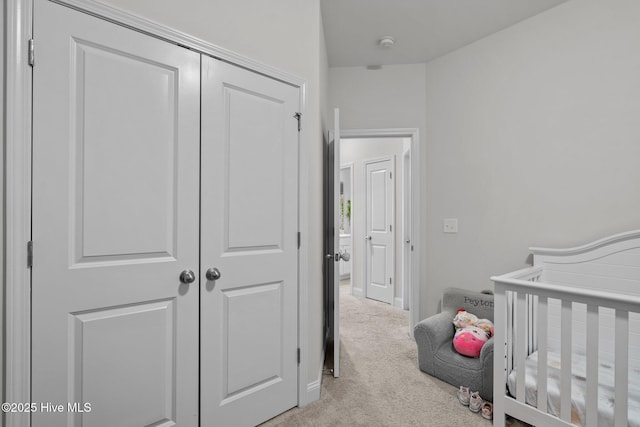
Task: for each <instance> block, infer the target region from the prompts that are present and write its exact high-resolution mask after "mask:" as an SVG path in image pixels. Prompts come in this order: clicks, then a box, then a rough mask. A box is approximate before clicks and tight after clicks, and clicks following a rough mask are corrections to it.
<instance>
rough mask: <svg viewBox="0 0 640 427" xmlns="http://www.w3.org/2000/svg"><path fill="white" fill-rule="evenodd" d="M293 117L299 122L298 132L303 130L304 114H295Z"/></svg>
mask: <svg viewBox="0 0 640 427" xmlns="http://www.w3.org/2000/svg"><path fill="white" fill-rule="evenodd" d="M293 117H294V118H295V119H296V120H298V132H300V131H301V130H302V113H295V114H294V115H293Z"/></svg>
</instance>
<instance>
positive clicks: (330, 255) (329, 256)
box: [324, 254, 333, 259]
mask: <svg viewBox="0 0 640 427" xmlns="http://www.w3.org/2000/svg"><path fill="white" fill-rule="evenodd" d="M324 257H325V258H326V259H333V254H326V255H325V256H324Z"/></svg>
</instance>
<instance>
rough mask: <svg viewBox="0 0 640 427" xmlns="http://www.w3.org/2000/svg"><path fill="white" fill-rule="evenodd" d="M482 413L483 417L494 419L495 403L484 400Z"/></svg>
mask: <svg viewBox="0 0 640 427" xmlns="http://www.w3.org/2000/svg"><path fill="white" fill-rule="evenodd" d="M480 415H482V418H485V419H487V420H492V419H493V403H491V402H484V403H483V404H482V413H481V414H480Z"/></svg>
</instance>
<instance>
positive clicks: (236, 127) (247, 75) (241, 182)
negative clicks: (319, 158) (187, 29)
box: [200, 56, 304, 426]
mask: <svg viewBox="0 0 640 427" xmlns="http://www.w3.org/2000/svg"><path fill="white" fill-rule="evenodd" d="M298 106H299V100H298V89H297V88H294V87H292V86H289V85H287V84H285V83H282V82H279V81H277V80H273V79H270V78H268V77H265V76H262V75H260V74H256V73H253V72H251V71H248V70H245V69H242V68H239V67H236V66H233V65H230V64H228V63H224V62H221V61H218V60H215V59H212V58H209V57H204V56H203V59H202V158H201V162H202V165H201V168H202V196H201V197H202V224H201V230H202V236H201V272H200V273H201V276H202V277H203V283H204V286H203V287H202V289H201V292H202V294H201V327H200V331H201V332H200V333H201V336H200V343H201V384H200V390H201V402H200V410H201V423H202V425H203V426H204V425H207V426H210V425H220V426H226V425H229V426H231V425H233V426H253V425H256V424H259V423H261V422H262V421H265V420H267V419H269V418H271V417H273V416H275V415H277V414H279V413H281V412H283V411H285V410H287V409H289V408H291V407H293V406H295V405H296V403H297V385H296V384H297V374H298V369H297V368H298V365H297V348H298V344H297V343H298V337H297V335H298V330H297V322H298V312H297V307H298V274H297V270H298V267H297V265H298V242H297V231H298V122H297V120H296V119H295V117H294V116H295V113H296V111H298ZM303 173H304V172H303ZM214 269H217V270H215V271H214ZM207 271H209V274H208V276H209V278H208V279H207V280H206V282H205V276H207ZM217 272H219V275H220V277H219V278H218V279H217V280H216V279H214V276H216V275H217Z"/></svg>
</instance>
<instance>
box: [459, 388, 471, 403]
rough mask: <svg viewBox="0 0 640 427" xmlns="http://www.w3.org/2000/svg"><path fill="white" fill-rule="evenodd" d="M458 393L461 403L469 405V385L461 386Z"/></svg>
mask: <svg viewBox="0 0 640 427" xmlns="http://www.w3.org/2000/svg"><path fill="white" fill-rule="evenodd" d="M457 395H458V400H459V401H460V403H462V404H463V405H464V406H469V387H464V386H460V390H458V393H457Z"/></svg>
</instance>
